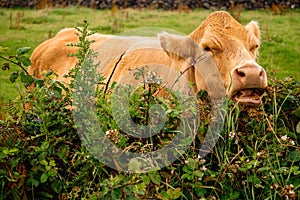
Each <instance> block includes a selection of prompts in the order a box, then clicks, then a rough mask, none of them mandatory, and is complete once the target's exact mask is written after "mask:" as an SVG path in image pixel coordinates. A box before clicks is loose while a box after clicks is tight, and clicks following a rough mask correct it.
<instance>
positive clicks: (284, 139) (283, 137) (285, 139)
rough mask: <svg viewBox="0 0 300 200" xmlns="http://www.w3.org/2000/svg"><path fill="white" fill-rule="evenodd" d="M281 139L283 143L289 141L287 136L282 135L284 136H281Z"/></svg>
mask: <svg viewBox="0 0 300 200" xmlns="http://www.w3.org/2000/svg"><path fill="white" fill-rule="evenodd" d="M281 139H282V140H283V141H287V140H288V139H289V137H288V136H287V135H284V136H281Z"/></svg>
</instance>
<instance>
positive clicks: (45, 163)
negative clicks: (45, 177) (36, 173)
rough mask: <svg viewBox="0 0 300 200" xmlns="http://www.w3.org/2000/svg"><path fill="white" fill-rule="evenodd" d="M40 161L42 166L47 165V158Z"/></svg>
mask: <svg viewBox="0 0 300 200" xmlns="http://www.w3.org/2000/svg"><path fill="white" fill-rule="evenodd" d="M40 163H41V165H44V166H47V165H48V162H47V160H42V161H41V162H40Z"/></svg>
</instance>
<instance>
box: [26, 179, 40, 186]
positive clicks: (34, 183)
mask: <svg viewBox="0 0 300 200" xmlns="http://www.w3.org/2000/svg"><path fill="white" fill-rule="evenodd" d="M26 185H28V186H30V187H31V185H34V186H35V187H38V186H39V185H40V181H39V180H37V179H35V178H32V177H30V178H29V179H28V180H27V181H26Z"/></svg>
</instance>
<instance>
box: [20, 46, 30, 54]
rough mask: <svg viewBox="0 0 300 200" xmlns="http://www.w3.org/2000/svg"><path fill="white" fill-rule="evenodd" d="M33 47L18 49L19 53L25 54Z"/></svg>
mask: <svg viewBox="0 0 300 200" xmlns="http://www.w3.org/2000/svg"><path fill="white" fill-rule="evenodd" d="M30 49H31V47H21V48H18V49H17V55H24V54H25V53H28V52H29V51H30Z"/></svg>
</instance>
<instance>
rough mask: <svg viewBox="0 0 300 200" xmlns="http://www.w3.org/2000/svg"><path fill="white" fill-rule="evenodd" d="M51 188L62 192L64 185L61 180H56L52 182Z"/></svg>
mask: <svg viewBox="0 0 300 200" xmlns="http://www.w3.org/2000/svg"><path fill="white" fill-rule="evenodd" d="M51 188H52V189H53V190H54V192H56V193H61V191H62V189H63V187H62V183H61V182H59V181H54V182H53V183H52V184H51Z"/></svg>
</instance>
